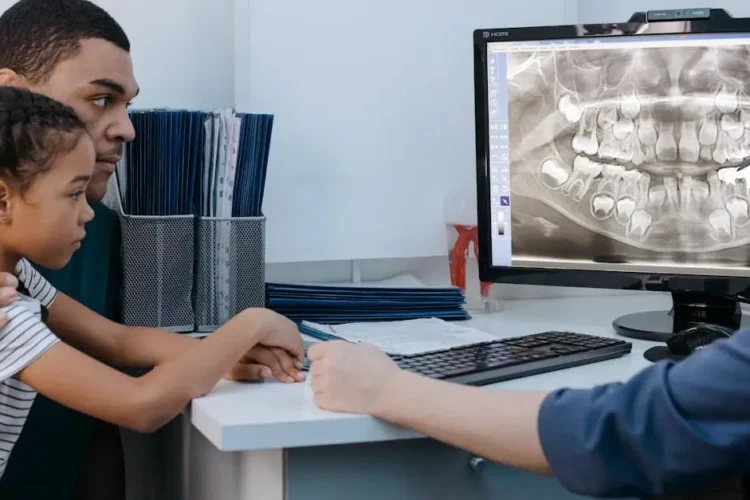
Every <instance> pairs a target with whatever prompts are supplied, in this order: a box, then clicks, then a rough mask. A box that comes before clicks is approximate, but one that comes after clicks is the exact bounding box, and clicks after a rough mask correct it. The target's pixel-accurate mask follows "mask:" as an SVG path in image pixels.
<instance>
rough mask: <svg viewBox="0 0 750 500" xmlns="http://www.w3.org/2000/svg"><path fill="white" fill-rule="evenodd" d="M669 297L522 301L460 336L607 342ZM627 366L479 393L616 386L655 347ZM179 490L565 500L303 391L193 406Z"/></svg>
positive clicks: (233, 387) (239, 392) (225, 391)
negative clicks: (626, 318) (335, 409)
mask: <svg viewBox="0 0 750 500" xmlns="http://www.w3.org/2000/svg"><path fill="white" fill-rule="evenodd" d="M670 306H671V301H670V298H669V296H668V295H662V294H653V293H648V292H638V293H633V294H623V295H621V296H607V297H596V298H567V299H541V300H519V301H510V302H506V303H505V305H504V307H505V309H504V310H503V311H502V312H500V313H497V314H493V315H487V316H478V317H476V318H475V319H473V320H471V321H470V322H468V323H467V324H470V325H471V326H474V327H476V328H479V329H482V330H484V331H487V332H489V333H492V334H494V335H496V336H498V337H500V338H502V337H512V336H517V335H523V334H531V333H536V332H541V331H547V330H568V331H575V332H581V333H590V334H594V335H602V336H613V337H614V336H615V334H614V332H613V331H612V327H611V322H612V320H613V319H614V318H615V317H617V316H619V315H621V314H626V313H631V312H636V311H640V310H650V309H668V308H669V307H670ZM632 343H633V352H632V353H631V354H630V355H628V356H625V357H622V358H618V359H614V360H609V361H604V362H599V363H595V364H591V365H586V366H580V367H575V368H570V369H566V370H562V371H556V372H551V373H546V374H541V375H535V376H532V377H527V378H522V379H516V380H512V381H507V382H502V383H499V384H494V385H491V386H486V389H487V390H493V389H500V388H503V389H505V388H513V389H531V390H540V389H541V390H552V389H557V388H560V387H578V388H585V387H592V386H594V385H597V384H602V383H607V382H615V381H624V380H626V379H628V378H629V377H631V376H632V375H634V374H636V373H637V372H638V371H640V370H641V369H643V368H645V367H646V366H648V365H649V362H647V361H646V360H645V359H644V358H643V352H644V351H645V350H646V349H648V348H649V347H651V346H653V345H654V344H653V343H651V342H646V341H638V340H634V341H632ZM184 426H185V427H184V435H185V437H186V439H188V438H189V451H188V454H189V460H188V461H187V462H186V463H185V466H186V467H188V470H187V471H186V478H187V481H186V482H185V488H186V490H187V491H189V494H188V495H187V498H189V499H190V500H225V499H226V500H230V499H231V500H240V499H242V500H249V499H262V500H282V499H289V500H298V499H299V500H302V499H305V500H307V499H324V500H338V499H357V500H369V499H382V498H387V499H394V500H396V499H423V498H424V499H430V500H436V499H456V498H466V499H474V498H477V499H484V498H512V499H526V498H528V499H548V498H549V499H552V498H554V499H556V500H563V499H572V498H580V497H577V496H574V495H571V494H569V493H567V492H565V491H564V490H562V488H561V487H560V485H559V483H557V482H556V481H554V480H552V479H548V478H540V477H537V476H534V475H532V474H527V473H524V472H521V471H517V470H514V469H511V468H508V467H504V466H500V465H497V464H490V465H488V466H487V467H485V468H484V469H483V470H479V471H478V472H477V471H474V470H473V469H472V468H471V467H470V466H469V462H470V460H471V459H472V456H471V455H470V454H468V453H465V452H463V451H461V450H457V449H454V448H451V447H449V446H446V445H443V444H442V443H438V442H436V441H434V440H431V439H426V438H424V437H423V436H420V435H419V434H417V433H415V432H412V431H410V430H406V429H403V428H400V427H397V426H394V425H390V424H387V423H385V422H382V421H379V420H376V419H374V418H371V417H367V416H361V415H347V414H337V413H331V412H327V411H323V410H320V409H319V408H317V407H316V406H315V404H314V402H313V399H312V393H311V390H310V387H309V381H308V382H306V383H300V384H293V385H285V384H281V383H276V382H272V381H271V382H264V383H259V384H237V383H230V382H222V383H220V384H219V385H217V387H216V388H215V389H214V390H213V391H212V392H211V393H209V394H208V395H206V396H205V397H202V398H199V399H196V400H194V401H193V403H192V405H191V408H190V414H189V418H186V419H185V424H184Z"/></svg>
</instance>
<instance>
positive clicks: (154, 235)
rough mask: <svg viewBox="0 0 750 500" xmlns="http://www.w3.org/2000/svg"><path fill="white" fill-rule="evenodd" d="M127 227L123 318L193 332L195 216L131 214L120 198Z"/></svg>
mask: <svg viewBox="0 0 750 500" xmlns="http://www.w3.org/2000/svg"><path fill="white" fill-rule="evenodd" d="M115 201H116V203H117V206H118V215H119V219H120V228H121V233H122V320H123V323H124V324H126V325H135V326H147V327H152V328H161V329H164V330H171V331H173V332H192V331H193V330H194V328H195V316H194V314H193V304H192V293H193V268H194V255H195V254H194V241H195V240H194V235H195V217H194V216H193V215H173V216H163V217H162V216H145V215H128V214H125V213H124V211H123V210H122V203H121V197H120V194H119V189H118V190H117V196H116V199H115Z"/></svg>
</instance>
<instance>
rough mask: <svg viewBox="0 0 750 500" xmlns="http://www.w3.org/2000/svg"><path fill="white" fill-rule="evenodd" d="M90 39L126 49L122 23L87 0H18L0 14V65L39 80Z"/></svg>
mask: <svg viewBox="0 0 750 500" xmlns="http://www.w3.org/2000/svg"><path fill="white" fill-rule="evenodd" d="M93 38H98V39H103V40H106V41H108V42H111V43H113V44H114V45H116V46H117V47H119V48H121V49H122V50H124V51H126V52H130V41H129V40H128V37H127V35H125V31H123V29H122V27H121V26H120V25H119V24H117V21H115V20H114V19H113V18H112V16H110V15H109V14H108V13H107V11H105V10H104V9H102V8H101V7H99V6H97V5H95V4H93V3H92V2H90V1H88V0H19V1H18V2H16V3H15V4H13V6H12V7H10V8H9V9H8V10H6V11H5V12H4V13H3V14H2V15H1V16H0V68H8V69H12V70H13V71H15V72H16V73H18V74H19V75H21V76H23V77H24V78H26V79H28V80H29V81H31V82H32V83H35V84H39V83H44V82H45V81H46V80H48V79H49V77H50V76H51V75H52V73H53V72H54V70H55V68H56V67H57V65H58V64H60V63H61V62H63V61H66V60H68V59H71V58H73V57H75V56H76V55H77V54H78V53H79V51H80V50H81V41H82V40H88V39H93Z"/></svg>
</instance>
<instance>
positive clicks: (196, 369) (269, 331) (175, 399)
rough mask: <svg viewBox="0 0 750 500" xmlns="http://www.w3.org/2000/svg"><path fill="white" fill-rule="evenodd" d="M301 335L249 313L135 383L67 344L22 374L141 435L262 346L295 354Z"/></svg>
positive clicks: (273, 318) (48, 392) (50, 393)
mask: <svg viewBox="0 0 750 500" xmlns="http://www.w3.org/2000/svg"><path fill="white" fill-rule="evenodd" d="M298 336H299V334H298V332H297V329H296V327H295V326H294V324H293V323H291V322H285V321H283V320H281V319H280V317H278V315H274V313H271V312H270V311H265V310H262V309H257V310H247V311H244V312H242V313H240V314H238V315H237V316H235V317H234V318H233V319H231V320H230V321H229V322H227V323H226V324H225V325H224V326H222V327H221V328H219V329H218V330H216V331H215V332H214V333H213V334H211V335H210V336H209V337H207V338H206V339H204V340H202V341H200V342H196V343H195V345H193V346H191V347H190V348H188V349H187V350H185V351H184V353H183V354H182V355H180V356H178V357H176V358H173V359H171V360H169V361H166V362H164V363H162V364H161V365H159V366H158V367H156V368H155V369H153V370H152V371H150V372H149V373H148V374H146V375H144V376H142V377H139V378H135V377H131V376H128V375H125V374H123V373H121V372H119V371H117V370H116V369H114V368H110V367H108V366H106V365H105V364H103V363H101V362H99V361H96V360H94V359H92V358H90V357H88V356H86V355H85V354H83V353H81V352H79V351H77V350H76V349H74V348H72V347H70V346H68V345H65V344H64V343H62V342H58V343H56V344H55V345H54V346H52V347H51V348H49V349H48V350H47V351H45V352H44V354H42V355H41V356H39V357H38V358H37V359H36V360H35V361H34V362H32V363H31V364H30V365H28V366H27V367H26V368H24V369H23V370H22V371H21V372H19V374H18V375H17V376H18V378H19V379H20V380H21V381H22V382H24V383H26V384H28V385H29V386H31V387H33V388H34V389H36V390H37V391H38V392H40V393H41V394H44V395H45V396H47V397H48V398H50V399H52V400H54V401H57V402H58V403H60V404H62V405H64V406H67V407H70V408H72V409H74V410H77V411H79V412H81V413H85V414H87V415H91V416H93V417H95V418H98V419H100V420H104V421H107V422H111V423H113V424H116V425H119V426H121V427H125V428H128V429H132V430H135V431H138V432H152V431H154V430H156V429H158V428H159V427H161V426H162V425H164V424H166V423H167V422H169V421H170V420H171V419H173V418H174V417H175V416H177V415H178V414H179V413H180V411H182V409H183V408H184V407H185V406H186V405H187V404H188V403H189V402H190V401H191V400H192V399H193V398H196V397H199V396H202V395H204V394H205V393H207V392H208V391H210V390H211V389H212V388H213V387H214V385H215V384H216V383H217V382H218V381H219V380H220V379H221V378H222V377H223V376H224V375H225V374H226V373H227V372H228V371H229V370H230V369H231V367H232V366H233V365H234V364H235V363H237V362H238V361H239V360H240V359H241V358H242V356H244V355H245V353H246V352H247V351H248V350H249V349H250V348H251V347H253V346H254V345H255V344H256V343H257V342H259V341H261V340H263V341H265V342H268V343H270V344H272V345H276V346H278V347H281V348H285V349H289V350H293V349H294V346H295V345H296V338H295V337H298Z"/></svg>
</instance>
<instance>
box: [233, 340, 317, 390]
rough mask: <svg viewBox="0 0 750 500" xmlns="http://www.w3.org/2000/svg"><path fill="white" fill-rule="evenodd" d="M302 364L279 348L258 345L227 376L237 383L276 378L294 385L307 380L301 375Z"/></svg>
mask: <svg viewBox="0 0 750 500" xmlns="http://www.w3.org/2000/svg"><path fill="white" fill-rule="evenodd" d="M301 368H302V362H301V361H299V360H296V359H295V358H294V357H293V356H292V355H291V354H289V353H288V352H287V351H285V350H283V349H279V348H277V347H271V348H269V347H265V346H262V345H257V346H255V347H253V348H252V349H250V351H249V352H248V353H247V354H246V355H245V357H244V358H242V361H240V362H239V363H237V364H236V365H234V368H232V371H231V372H229V374H228V375H227V376H226V378H227V379H229V380H235V381H237V382H250V381H255V380H262V379H264V378H269V377H275V378H276V380H278V381H279V382H285V383H292V382H302V381H304V380H305V377H304V375H302V374H301V373H300V369H301Z"/></svg>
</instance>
